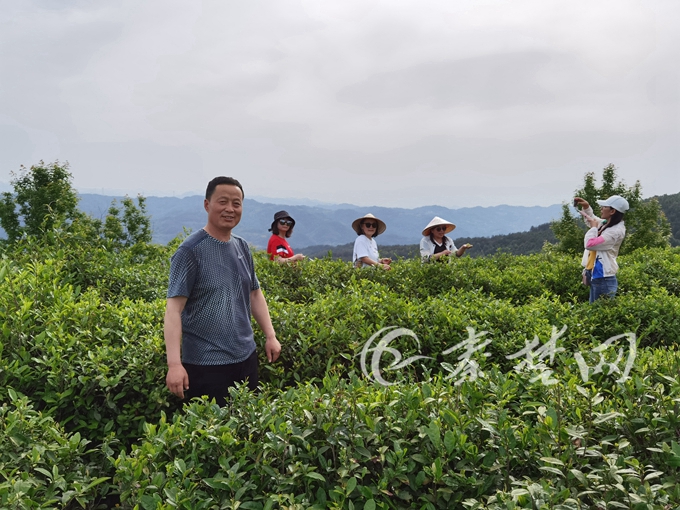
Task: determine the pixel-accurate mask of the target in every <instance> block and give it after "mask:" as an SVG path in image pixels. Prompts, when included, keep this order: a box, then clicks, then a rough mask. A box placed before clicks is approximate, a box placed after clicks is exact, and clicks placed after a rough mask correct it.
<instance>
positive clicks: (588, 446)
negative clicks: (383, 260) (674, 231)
mask: <svg viewBox="0 0 680 510" xmlns="http://www.w3.org/2000/svg"><path fill="white" fill-rule="evenodd" d="M85 227H86V225H85V226H83V227H82V228H75V227H74V228H71V229H69V230H67V231H62V232H53V233H48V235H47V239H43V240H39V239H33V238H25V239H20V240H18V241H17V242H16V243H15V244H14V245H13V246H11V247H8V246H5V247H4V248H2V249H4V251H3V252H2V253H1V254H0V257H1V258H0V398H1V399H2V402H4V405H5V407H6V409H7V410H6V411H3V412H5V415H6V416H9V415H10V414H9V413H10V412H11V413H13V414H12V420H14V422H16V423H17V424H19V423H21V424H23V425H21V426H23V427H24V429H25V430H27V431H32V432H30V434H28V433H26V434H24V436H25V437H26V438H31V439H30V441H31V442H35V443H36V444H38V443H39V442H40V441H42V439H40V437H42V436H41V435H40V434H41V433H42V432H41V431H42V430H43V428H41V427H43V425H44V426H45V427H51V428H52V429H54V430H57V431H58V434H57V436H58V437H62V438H66V439H65V440H68V441H75V440H74V439H73V438H75V437H77V438H79V443H78V444H80V445H81V446H79V447H78V448H80V449H79V450H78V451H77V453H76V454H74V456H72V457H69V458H68V459H67V458H66V457H60V456H56V457H54V461H53V464H50V466H49V467H41V465H39V463H37V461H36V463H35V464H36V467H37V468H41V469H44V470H46V471H49V472H50V473H52V475H53V478H54V477H55V476H56V475H55V474H54V473H55V471H54V466H57V469H58V473H60V476H61V475H63V476H64V479H65V480H67V482H63V483H62V482H61V481H60V482H59V483H60V485H59V487H57V488H56V489H54V490H52V489H50V490H52V492H50V494H48V493H47V487H49V486H50V485H49V483H48V481H49V480H48V479H47V478H40V479H39V478H36V477H37V476H38V475H35V476H34V475H30V474H26V475H25V474H24V473H25V472H29V471H27V470H29V468H28V467H26V468H20V469H18V470H17V469H14V468H13V467H11V466H12V462H14V461H13V460H12V461H9V460H7V461H3V462H6V463H5V464H3V466H5V467H3V469H5V471H3V472H2V476H3V477H4V478H3V479H2V480H0V483H1V484H5V485H2V486H1V487H2V488H0V491H2V490H5V492H0V494H4V495H6V498H7V499H6V500H2V501H7V502H8V501H10V499H9V498H15V499H14V500H12V501H18V499H16V498H18V496H17V494H18V493H17V492H16V490H22V491H23V490H24V488H27V487H28V485H25V484H24V485H22V483H23V482H25V481H26V480H28V479H30V480H32V481H31V482H30V483H31V484H33V485H31V487H32V488H30V490H31V491H33V492H32V493H31V495H30V498H29V496H26V498H28V499H26V501H27V503H26V506H25V507H26V508H41V507H44V508H48V507H59V506H60V505H61V506H63V505H71V506H73V507H75V506H82V507H87V508H95V507H96V506H97V505H104V506H106V505H113V504H115V498H116V497H117V495H119V496H120V497H122V499H123V501H122V502H121V505H122V506H123V507H133V506H134V505H136V504H138V505H139V508H157V507H158V508H166V507H168V508H169V507H170V506H173V505H174V507H183V508H199V507H200V505H205V507H206V508H210V507H211V506H212V505H217V507H220V506H223V507H225V508H226V507H230V506H231V507H236V506H237V505H240V506H241V507H243V508H295V507H296V505H298V506H299V507H312V506H314V505H316V507H318V508H321V507H324V508H325V507H328V508H351V507H356V508H448V507H455V506H459V507H460V506H468V507H470V508H473V507H479V508H483V507H490V508H496V507H500V506H503V507H504V508H511V507H513V505H514V507H517V508H523V507H531V506H532V505H534V506H540V505H542V504H545V505H548V506H553V507H557V506H559V505H562V506H563V507H564V508H569V507H573V506H574V505H576V507H578V505H580V506H581V507H593V506H597V505H600V506H605V505H610V506H612V505H614V503H615V502H624V503H625V504H626V505H628V506H629V507H636V506H635V505H644V504H649V505H650V506H649V507H651V508H662V507H663V506H665V505H678V504H680V496H678V494H677V489H673V488H671V487H669V486H668V485H667V483H670V482H669V480H673V479H674V478H673V477H675V479H678V476H679V475H680V474H679V473H678V471H677V469H678V465H680V447H678V446H677V441H678V439H679V438H678V436H677V430H679V429H680V423H678V419H677V418H676V417H677V416H679V415H680V413H679V411H680V409H678V408H677V406H678V401H679V399H678V387H677V386H678V385H677V382H676V378H677V374H678V373H680V364H679V363H678V355H677V351H676V346H677V344H678V341H679V340H680V338H679V336H680V324H679V323H678V321H679V320H680V319H678V317H680V296H679V295H678V275H679V271H680V270H679V269H678V267H680V264H679V262H680V260H679V259H680V250H678V249H674V250H673V249H666V250H662V249H656V250H645V251H644V252H641V251H638V252H634V253H632V254H630V255H628V256H625V257H620V258H619V263H620V265H621V271H620V273H619V275H620V278H619V280H620V289H619V294H618V296H617V297H616V298H615V299H614V300H609V301H606V300H603V301H599V302H597V303H595V304H593V305H590V304H588V303H587V297H588V291H587V289H586V288H584V287H583V286H582V285H581V284H580V265H579V261H578V260H575V259H574V258H573V257H568V256H565V255H562V254H557V253H550V252H545V253H541V254H536V255H531V256H523V257H515V256H510V255H497V256H493V257H489V258H478V259H470V258H462V259H456V260H454V261H453V262H452V263H451V264H426V265H422V264H421V263H420V261H417V260H402V261H398V262H395V263H394V268H393V270H392V271H389V272H385V271H377V270H371V269H362V270H355V269H353V268H352V267H351V265H349V264H347V263H343V262H338V261H331V260H327V259H325V260H316V261H307V262H305V263H302V264H297V265H290V266H289V265H280V264H272V263H270V262H269V261H268V260H266V257H265V256H264V255H263V254H261V253H256V254H255V260H256V266H257V273H258V277H259V279H260V282H261V285H262V288H263V290H264V292H265V294H266V296H267V300H268V303H269V307H270V312H271V316H272V321H273V323H274V326H275V328H276V330H277V335H278V337H279V339H280V340H281V342H282V345H283V352H282V356H281V360H280V361H279V362H277V363H273V364H269V363H267V362H266V361H265V360H264V356H263V352H262V349H260V355H261V356H262V357H261V364H260V367H261V375H262V377H261V379H262V381H263V382H264V383H265V386H264V389H263V391H262V393H261V394H260V395H258V396H254V395H252V394H248V393H246V392H245V391H241V390H239V391H235V393H234V394H233V396H232V399H233V405H232V406H229V407H227V408H225V409H218V408H216V407H215V406H211V405H210V404H206V403H200V402H193V403H190V404H188V405H187V407H186V408H185V409H184V411H183V412H178V411H179V410H180V406H181V404H182V403H181V402H180V401H179V400H178V399H176V398H175V397H174V396H172V395H170V394H169V393H168V392H167V390H166V389H165V384H164V378H165V372H166V366H165V349H164V345H163V339H162V323H163V311H164V306H165V298H164V296H165V287H166V285H167V274H168V264H169V257H170V255H171V253H172V252H173V251H174V248H175V247H176V245H177V243H178V242H179V240H175V241H174V243H173V244H172V245H171V246H168V247H162V246H156V245H144V244H141V245H134V246H132V247H127V248H126V247H120V246H119V247H111V246H108V245H107V244H106V242H105V240H99V241H96V240H93V238H92V236H91V235H90V234H88V232H87V230H86V228H85ZM564 326H566V329H565V330H564V331H562V328H563V327H564ZM390 327H401V328H407V329H409V330H411V331H412V332H413V334H415V335H416V337H417V342H416V338H414V337H413V336H408V335H407V336H403V337H399V338H397V339H395V340H394V342H393V344H391V345H390V347H391V348H393V349H396V350H394V351H389V350H388V351H387V352H385V353H384V354H383V356H382V357H380V361H381V367H382V368H383V369H386V368H387V366H388V365H389V364H390V363H391V362H393V361H395V356H398V355H400V356H403V357H402V360H403V359H405V358H407V357H409V356H416V355H420V356H427V357H428V358H423V359H419V360H418V361H417V362H416V363H413V364H411V365H409V366H405V367H403V368H402V369H401V370H396V371H395V370H392V371H389V370H384V371H383V375H384V376H385V378H386V379H387V380H389V381H390V382H397V383H398V384H397V385H395V386H391V387H389V388H383V387H380V386H377V385H373V384H372V383H371V382H370V381H367V380H363V379H358V378H357V377H360V376H361V375H362V365H361V360H362V357H361V355H362V351H363V350H364V346H365V343H366V342H367V341H368V340H369V339H370V338H371V337H372V336H373V335H375V334H376V333H378V331H379V330H380V329H381V328H390ZM467 328H473V331H474V332H475V333H477V334H481V333H482V332H484V331H486V333H485V334H484V335H482V339H488V340H491V343H489V344H488V345H487V346H486V347H485V348H484V352H477V353H475V354H474V356H473V359H474V361H475V362H476V363H477V366H476V367H477V369H478V370H479V376H480V377H479V378H478V379H477V380H476V381H469V382H464V383H462V384H458V385H456V384H455V383H456V382H458V381H456V379H455V378H454V377H453V376H454V375H455V373H454V372H455V370H457V367H460V366H461V365H459V364H458V363H459V361H460V360H459V355H460V354H461V351H460V350H451V348H452V347H454V346H456V345H457V344H459V343H460V342H463V341H464V340H466V339H467V338H468V335H469V331H468V329H467ZM255 331H256V340H257V342H258V343H259V344H260V345H263V343H264V338H263V336H262V334H261V333H260V332H259V330H258V329H257V328H256V329H255ZM627 332H631V333H634V334H635V335H636V336H637V339H638V357H637V358H636V360H635V366H634V367H633V370H632V372H631V374H630V375H631V379H629V380H628V381H627V382H626V383H625V384H620V383H615V382H614V380H615V379H616V377H618V376H616V374H609V375H608V374H606V373H605V372H606V371H607V370H609V369H612V365H605V369H604V371H601V372H598V371H597V370H594V369H593V368H592V367H596V366H597V365H598V356H599V353H597V352H592V349H593V348H594V347H596V346H597V345H599V344H601V343H602V342H603V341H604V340H605V339H608V338H611V337H614V336H616V335H621V334H623V333H627ZM551 337H552V338H553V339H556V340H557V341H558V344H559V346H560V348H562V349H564V350H563V351H561V352H556V353H555V359H554V360H550V363H548V360H543V361H545V363H548V364H549V365H550V368H551V369H552V370H554V373H555V377H556V378H557V380H558V381H559V384H555V385H552V386H545V385H544V384H542V380H543V379H542V378H543V377H547V372H539V373H536V374H534V375H533V376H530V375H528V374H524V373H523V374H518V373H515V371H514V369H513V367H515V366H516V365H517V364H518V363H521V362H522V361H523V360H524V361H525V363H527V361H526V360H527V359H526V358H524V357H521V356H519V354H518V353H520V351H522V349H525V347H526V345H527V342H531V341H533V340H534V339H538V341H539V345H538V346H535V349H539V348H540V346H541V345H544V344H546V342H548V340H549V339H550V338H551ZM375 342H377V340H375ZM463 350H464V349H463ZM612 350H615V349H614V348H612ZM397 351H399V352H398V353H397ZM576 352H580V353H581V354H582V355H583V356H584V357H585V358H586V360H587V361H588V365H589V366H590V367H591V372H590V373H589V380H588V382H583V381H582V380H581V381H580V382H579V380H580V378H582V377H583V374H582V373H581V372H580V370H581V367H580V366H577V362H576V359H575V353H576ZM368 353H369V354H370V355H372V354H373V353H374V351H373V350H370V351H368ZM364 354H366V353H364ZM484 354H489V356H484ZM514 354H517V356H515V357H514V358H513V359H508V356H511V355H514ZM614 356H616V353H615V354H614ZM368 363H369V364H370V361H369V362H368ZM532 363H533V361H532ZM544 368H545V366H544ZM482 373H483V374H484V376H483V377H482ZM537 376H538V377H539V378H538V379H535V377H537ZM445 377H451V379H450V380H442V378H445ZM10 388H13V390H12V391H16V392H20V393H22V394H24V395H27V396H28V397H27V398H28V400H26V401H22V400H21V398H18V399H13V397H12V396H11V395H12V394H11V392H10ZM20 401H21V402H23V403H22V404H21V405H19V404H17V403H15V402H20ZM21 406H23V407H21ZM31 406H32V407H31ZM19 408H21V409H24V411H17V409H19ZM29 409H30V412H29ZM480 420H481V421H480ZM36 424H41V425H39V426H38V425H36ZM16 427H19V425H16ZM437 430H439V435H437V433H436V431H437ZM31 434H32V435H31ZM7 437H8V438H9V439H7V440H8V441H10V442H13V441H14V439H12V438H11V437H10V436H7ZM34 437H35V439H33V438H34ZM50 437H51V436H50ZM55 437H56V436H55ZM437 438H439V439H437ZM55 441H56V442H57V443H59V441H61V439H60V440H59V441H57V440H56V439H55ZM21 444H23V445H26V444H28V443H27V442H24V443H21ZM59 444H61V443H59ZM69 444H70V443H69ZM579 445H580V446H579ZM86 446H87V447H86ZM55 448H56V447H55ZM88 448H89V449H88ZM114 449H115V450H117V451H115V452H114V451H113V450H114ZM8 451H9V450H8ZM119 452H120V455H119ZM0 455H1V454H0ZM28 458H29V457H25V459H28ZM31 458H32V457H31ZM104 458H107V459H108V460H103V459H104ZM69 459H70V460H69ZM542 459H552V460H547V461H546V460H542ZM27 462H28V461H27ZM74 463H75V464H74ZM560 463H562V464H560ZM7 466H10V467H11V469H10V468H8V467H7ZM69 466H71V467H69ZM82 466H86V468H82ZM81 468H82V469H81ZM95 468H96V469H95ZM68 470H72V471H73V473H75V475H74V476H76V478H73V479H72V480H73V483H72V485H70V486H69V485H68V484H69V483H71V481H70V480H71V479H69V478H68V477H67V476H66V475H65V473H66V472H67V471H68ZM558 471H559V473H558ZM68 472H69V473H70V472H71V471H68ZM37 473H40V476H42V475H44V476H45V477H47V475H45V473H43V472H42V471H37ZM78 473H84V474H82V476H81V475H80V474H78ZM612 473H613V474H612ZM78 477H80V478H78ZM88 477H89V478H88ZM99 478H108V479H109V480H106V481H103V482H101V483H100V484H98V485H93V486H92V487H90V489H86V488H87V487H88V485H89V484H90V483H92V482H93V481H95V480H97V479H99ZM114 478H115V486H112V487H109V485H108V484H109V483H111V482H112V481H113V480H114ZM619 478H620V479H619ZM36 480H41V481H40V482H38V481H36ZM59 480H61V478H59ZM87 480H89V481H87ZM34 482H35V483H34ZM76 482H77V483H78V484H80V485H78V486H77V487H78V488H76ZM50 483H51V482H50ZM17 484H19V485H17ZM62 486H63V487H71V488H62ZM17 487H18V489H17ZM55 487H56V486H55ZM15 489H16V490H15ZM26 490H29V488H27V489H26ZM71 490H73V491H76V492H77V491H81V492H78V494H80V495H79V496H78V497H79V498H81V499H77V498H76V497H75V496H73V497H71V499H68V498H69V497H70V495H69V496H67V497H66V499H61V500H59V501H61V503H59V502H56V503H55V502H54V501H53V500H54V498H55V497H57V496H53V494H57V493H59V494H60V495H59V496H58V498H63V497H64V494H65V493H66V492H68V491H71ZM12 491H15V492H12ZM54 491H57V492H54ZM59 491H62V492H59ZM107 491H109V492H108V494H107V498H106V499H104V500H100V498H101V497H102V496H103V495H104V494H106V493H107ZM643 493H644V494H643ZM23 494H28V493H27V492H24V493H23ZM69 494H70V493H69ZM31 498H32V499H31ZM58 498H57V499H58ZM607 498H609V499H607ZM645 498H646V499H645ZM574 501H575V502H576V503H574ZM29 502H30V503H29ZM31 505H33V506H31ZM41 505H42V506H41ZM0 506H3V505H0ZM5 506H10V507H11V504H10V503H7V504H6V505H5ZM14 507H17V508H22V507H21V506H19V504H18V503H17V504H16V505H15V506H14Z"/></svg>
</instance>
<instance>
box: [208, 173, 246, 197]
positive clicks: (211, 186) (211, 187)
mask: <svg viewBox="0 0 680 510" xmlns="http://www.w3.org/2000/svg"><path fill="white" fill-rule="evenodd" d="M220 184H229V185H230V186H236V187H237V188H238V189H240V190H241V198H245V197H246V194H245V193H244V192H243V186H241V183H240V182H238V181H237V180H236V179H234V178H233V177H224V176H223V175H222V176H220V177H215V178H214V179H213V180H212V181H210V182H209V183H208V187H207V188H206V189H205V199H206V200H210V197H212V196H213V193H215V188H217V186H219V185H220Z"/></svg>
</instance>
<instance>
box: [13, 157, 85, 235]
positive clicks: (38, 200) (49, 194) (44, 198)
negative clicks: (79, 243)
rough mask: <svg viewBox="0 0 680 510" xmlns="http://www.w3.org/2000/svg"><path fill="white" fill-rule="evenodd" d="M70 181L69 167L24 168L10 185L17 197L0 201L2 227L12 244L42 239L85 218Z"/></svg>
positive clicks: (50, 165) (40, 164)
mask: <svg viewBox="0 0 680 510" xmlns="http://www.w3.org/2000/svg"><path fill="white" fill-rule="evenodd" d="M13 175H15V174H14V173H13ZM71 178H72V176H71V174H70V173H69V171H68V163H64V164H60V163H59V162H58V161H55V162H54V163H49V164H45V163H44V162H43V161H41V162H40V163H38V164H37V165H34V166H32V167H31V168H30V169H26V168H25V167H23V166H22V167H21V170H20V173H19V175H18V176H15V177H14V179H12V181H11V185H12V187H13V188H14V193H9V192H5V193H2V196H1V198H0V226H2V228H3V229H4V230H5V232H6V233H7V238H8V240H9V242H14V241H16V240H17V239H20V238H21V237H22V236H24V235H29V236H39V235H41V234H42V233H44V232H45V231H47V230H50V229H52V228H53V227H54V226H55V225H57V224H59V223H63V222H69V221H72V220H74V219H76V218H78V217H79V216H80V215H82V213H81V212H80V211H79V210H78V195H77V193H76V191H75V190H74V189H73V187H72V186H71Z"/></svg>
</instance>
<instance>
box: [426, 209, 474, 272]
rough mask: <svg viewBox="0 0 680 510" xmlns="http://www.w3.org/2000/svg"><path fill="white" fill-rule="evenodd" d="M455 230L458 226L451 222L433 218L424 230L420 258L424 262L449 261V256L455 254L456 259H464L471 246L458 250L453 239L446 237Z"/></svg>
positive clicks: (436, 217)
mask: <svg viewBox="0 0 680 510" xmlns="http://www.w3.org/2000/svg"><path fill="white" fill-rule="evenodd" d="M454 228H456V226H455V225H454V224H453V223H451V222H450V221H446V220H445V219H442V218H440V217H439V216H435V217H434V218H432V221H430V223H428V224H427V227H425V228H424V229H423V232H422V233H423V236H424V237H423V238H422V239H421V240H420V257H421V260H422V261H423V262H429V261H432V260H437V261H439V262H443V261H445V260H446V261H449V260H450V258H449V255H451V254H452V253H455V254H456V257H462V256H463V254H464V253H465V252H466V251H467V250H468V249H470V248H472V245H471V244H464V245H463V246H461V247H460V248H456V245H455V244H454V243H453V241H452V240H451V238H449V237H447V236H446V234H448V233H449V232H452V231H453V229H454Z"/></svg>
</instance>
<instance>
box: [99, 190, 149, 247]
mask: <svg viewBox="0 0 680 510" xmlns="http://www.w3.org/2000/svg"><path fill="white" fill-rule="evenodd" d="M121 203H122V204H123V211H122V213H123V215H122V217H121V210H120V208H119V207H118V206H117V205H116V201H115V200H114V201H113V203H112V204H111V207H109V211H108V215H107V216H106V220H105V221H104V227H103V234H104V237H105V238H106V239H108V240H109V241H112V242H113V243H115V244H117V245H119V246H121V247H129V246H134V245H136V244H138V243H144V244H148V243H150V242H151V220H150V219H149V216H148V214H147V213H146V199H145V198H144V197H143V196H141V195H138V196H137V204H136V205H135V203H134V201H133V200H132V199H131V198H130V197H125V198H123V199H122V200H121Z"/></svg>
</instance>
